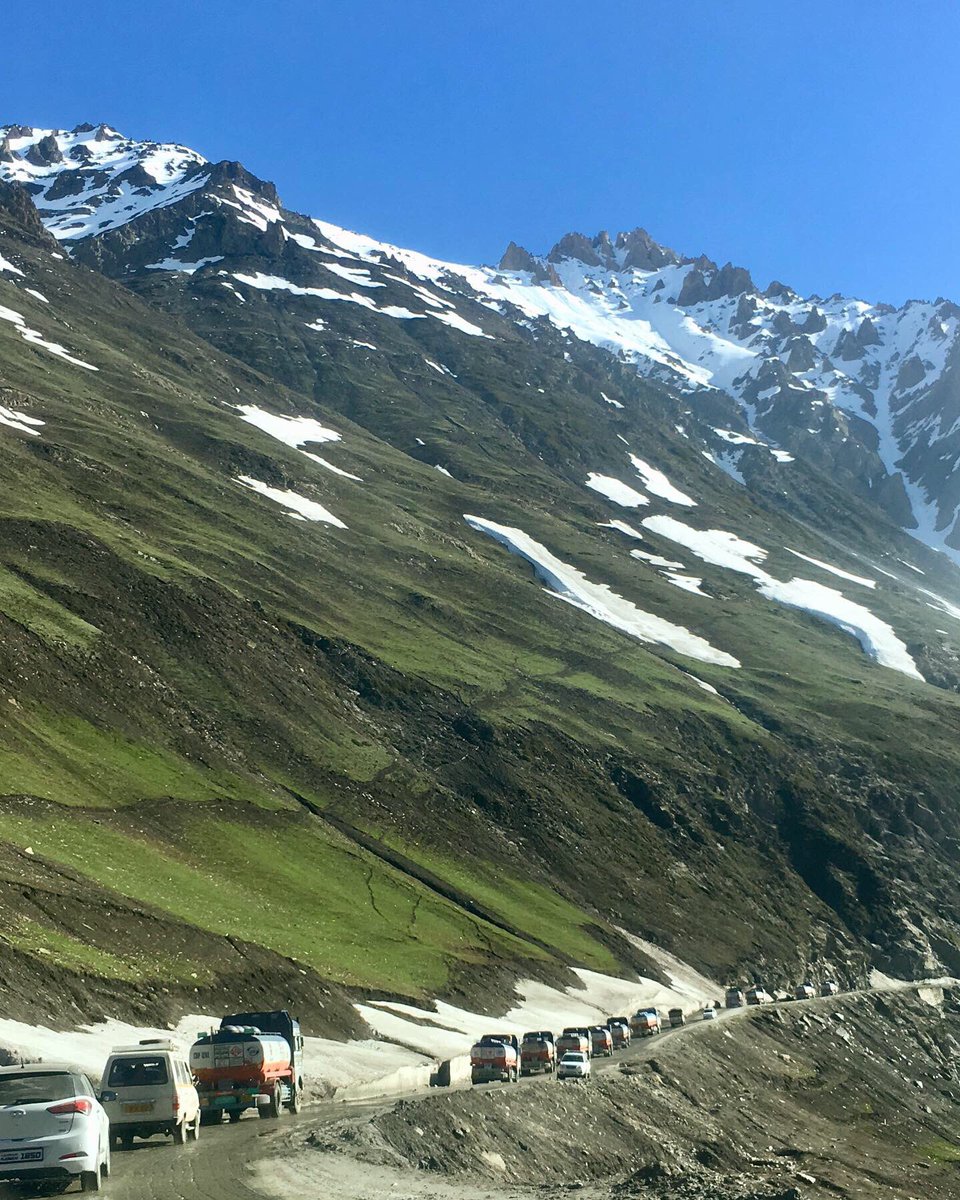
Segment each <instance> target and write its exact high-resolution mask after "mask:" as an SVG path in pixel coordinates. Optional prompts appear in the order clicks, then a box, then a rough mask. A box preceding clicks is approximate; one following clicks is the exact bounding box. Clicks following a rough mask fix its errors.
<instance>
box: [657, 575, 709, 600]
mask: <svg viewBox="0 0 960 1200" xmlns="http://www.w3.org/2000/svg"><path fill="white" fill-rule="evenodd" d="M664 579H666V580H667V581H668V582H669V583H672V584H673V585H674V586H675V587H678V588H682V589H683V591H685V592H692V593H693V595H694V596H703V598H704V599H705V600H710V599H711V597H710V596H709V594H708V593H707V592H705V591H703V590H702V589H701V587H700V585H701V583H703V580H702V579H698V578H697V577H696V576H695V575H673V574H671V573H670V572H669V571H667V572H664Z"/></svg>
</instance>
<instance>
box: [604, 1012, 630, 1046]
mask: <svg viewBox="0 0 960 1200" xmlns="http://www.w3.org/2000/svg"><path fill="white" fill-rule="evenodd" d="M607 1027H608V1028H609V1030H610V1033H611V1035H612V1037H613V1048H614V1050H625V1049H626V1048H627V1046H629V1045H630V1040H631V1035H630V1020H629V1018H628V1017H608V1018H607Z"/></svg>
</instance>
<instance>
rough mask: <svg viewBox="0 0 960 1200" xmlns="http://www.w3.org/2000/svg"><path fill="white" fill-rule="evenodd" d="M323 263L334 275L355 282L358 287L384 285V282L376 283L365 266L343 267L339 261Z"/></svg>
mask: <svg viewBox="0 0 960 1200" xmlns="http://www.w3.org/2000/svg"><path fill="white" fill-rule="evenodd" d="M323 265H324V266H325V267H326V268H327V270H328V271H332V272H333V273H334V275H339V276H340V278H341V279H346V280H347V282H348V283H354V284H357V285H358V286H359V287H365V288H378V287H386V284H383V283H378V282H377V281H376V280H375V279H371V278H370V272H369V271H368V270H367V269H366V267H344V266H341V265H340V263H324V264H323Z"/></svg>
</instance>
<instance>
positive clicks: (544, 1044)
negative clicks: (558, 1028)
mask: <svg viewBox="0 0 960 1200" xmlns="http://www.w3.org/2000/svg"><path fill="white" fill-rule="evenodd" d="M556 1065H557V1050H556V1047H555V1046H554V1044H553V1034H552V1033H551V1032H550V1031H549V1030H548V1029H539V1030H532V1031H531V1032H529V1033H525V1034H524V1035H523V1040H522V1041H521V1043H520V1074H521V1075H537V1074H544V1075H551V1074H553V1072H554V1070H555V1069H556Z"/></svg>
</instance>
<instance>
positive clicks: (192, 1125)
mask: <svg viewBox="0 0 960 1200" xmlns="http://www.w3.org/2000/svg"><path fill="white" fill-rule="evenodd" d="M101 1088H102V1090H101V1103H102V1104H103V1107H104V1108H105V1109H106V1112H107V1116H108V1117H109V1118H110V1141H111V1144H113V1145H116V1144H117V1142H119V1143H120V1145H122V1146H123V1148H124V1150H129V1149H130V1147H131V1146H132V1145H133V1139H134V1138H135V1137H140V1138H148V1137H152V1136H153V1134H155V1133H165V1134H169V1135H170V1137H172V1138H173V1141H174V1144H175V1145H178V1146H182V1145H183V1144H184V1142H185V1141H186V1140H187V1137H188V1136H189V1137H192V1138H193V1139H194V1140H196V1139H197V1138H198V1137H199V1136H200V1097H199V1096H198V1095H197V1089H196V1087H195V1086H194V1082H193V1076H192V1075H191V1074H190V1068H189V1067H188V1066H187V1061H186V1059H185V1058H184V1055H183V1052H182V1051H181V1050H180V1049H178V1047H177V1046H175V1045H174V1044H173V1043H172V1042H166V1041H161V1040H159V1039H148V1040H146V1041H143V1042H140V1043H139V1044H138V1045H136V1046H118V1047H117V1048H116V1049H115V1050H113V1051H112V1052H111V1054H110V1057H109V1058H108V1059H107V1065H106V1066H105V1067H104V1069H103V1083H102V1085H101Z"/></svg>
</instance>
